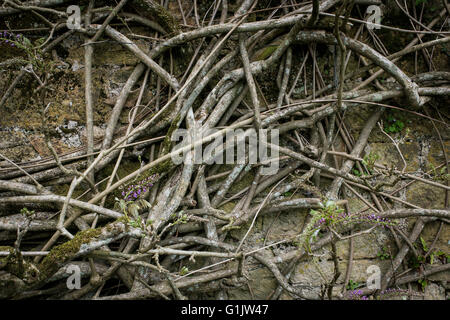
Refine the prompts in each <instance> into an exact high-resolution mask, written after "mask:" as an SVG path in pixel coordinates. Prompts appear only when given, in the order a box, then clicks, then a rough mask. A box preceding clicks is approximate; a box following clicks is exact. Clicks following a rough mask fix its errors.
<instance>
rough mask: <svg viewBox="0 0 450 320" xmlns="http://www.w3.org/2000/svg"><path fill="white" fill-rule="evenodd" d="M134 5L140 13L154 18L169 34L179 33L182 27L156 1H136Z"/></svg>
mask: <svg viewBox="0 0 450 320" xmlns="http://www.w3.org/2000/svg"><path fill="white" fill-rule="evenodd" d="M132 5H133V6H134V7H135V9H136V10H137V11H138V12H143V13H144V14H147V15H150V16H152V17H154V18H155V19H156V20H157V21H158V23H159V24H161V26H162V27H163V28H164V29H165V30H166V31H167V33H179V32H180V27H179V25H178V23H177V21H176V19H175V18H174V17H173V16H172V15H171V14H170V12H169V11H167V10H166V9H164V7H162V6H160V5H159V4H157V3H156V2H155V1H145V0H134V1H133V3H132Z"/></svg>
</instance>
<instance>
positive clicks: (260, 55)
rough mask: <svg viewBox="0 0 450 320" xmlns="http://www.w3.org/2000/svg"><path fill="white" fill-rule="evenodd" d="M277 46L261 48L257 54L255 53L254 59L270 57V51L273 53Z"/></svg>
mask: <svg viewBox="0 0 450 320" xmlns="http://www.w3.org/2000/svg"><path fill="white" fill-rule="evenodd" d="M277 48H278V46H268V47H265V48H263V49H262V50H261V51H260V52H258V54H257V55H256V58H255V61H259V60H264V59H266V58H268V57H270V55H271V54H272V53H274V51H275V50H276V49H277Z"/></svg>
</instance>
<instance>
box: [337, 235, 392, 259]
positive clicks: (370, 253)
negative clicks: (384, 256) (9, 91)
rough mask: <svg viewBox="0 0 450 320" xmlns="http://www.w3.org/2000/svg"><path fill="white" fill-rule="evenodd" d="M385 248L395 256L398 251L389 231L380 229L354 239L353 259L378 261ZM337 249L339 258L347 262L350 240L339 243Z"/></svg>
mask: <svg viewBox="0 0 450 320" xmlns="http://www.w3.org/2000/svg"><path fill="white" fill-rule="evenodd" d="M383 247H386V248H389V249H390V250H391V251H392V253H393V254H394V253H395V251H396V248H395V243H394V242H393V240H392V239H391V237H390V233H389V231H388V230H385V229H384V228H383V227H378V228H376V229H375V230H373V231H372V232H371V233H370V234H365V235H362V236H358V237H355V238H353V249H354V253H353V259H376V258H377V257H378V254H379V253H380V252H381V250H382V248H383ZM336 249H337V253H338V257H339V258H341V259H345V260H347V259H348V258H349V252H350V240H343V241H339V242H338V243H337V244H336Z"/></svg>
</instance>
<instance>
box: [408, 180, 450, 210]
mask: <svg viewBox="0 0 450 320" xmlns="http://www.w3.org/2000/svg"><path fill="white" fill-rule="evenodd" d="M406 201H408V202H410V203H412V204H415V205H416V206H419V207H422V208H434V209H439V208H443V207H444V201H445V193H444V191H443V190H442V189H440V188H437V187H434V186H430V185H428V184H425V183H423V182H415V183H413V184H412V185H410V186H409V187H408V189H407V191H406Z"/></svg>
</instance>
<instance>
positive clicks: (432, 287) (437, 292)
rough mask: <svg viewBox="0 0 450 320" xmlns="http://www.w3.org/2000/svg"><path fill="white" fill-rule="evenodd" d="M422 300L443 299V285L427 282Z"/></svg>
mask: <svg viewBox="0 0 450 320" xmlns="http://www.w3.org/2000/svg"><path fill="white" fill-rule="evenodd" d="M423 299H424V300H445V289H444V287H442V286H440V285H438V284H436V283H429V284H428V285H427V286H426V287H425V294H424V297H423Z"/></svg>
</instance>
